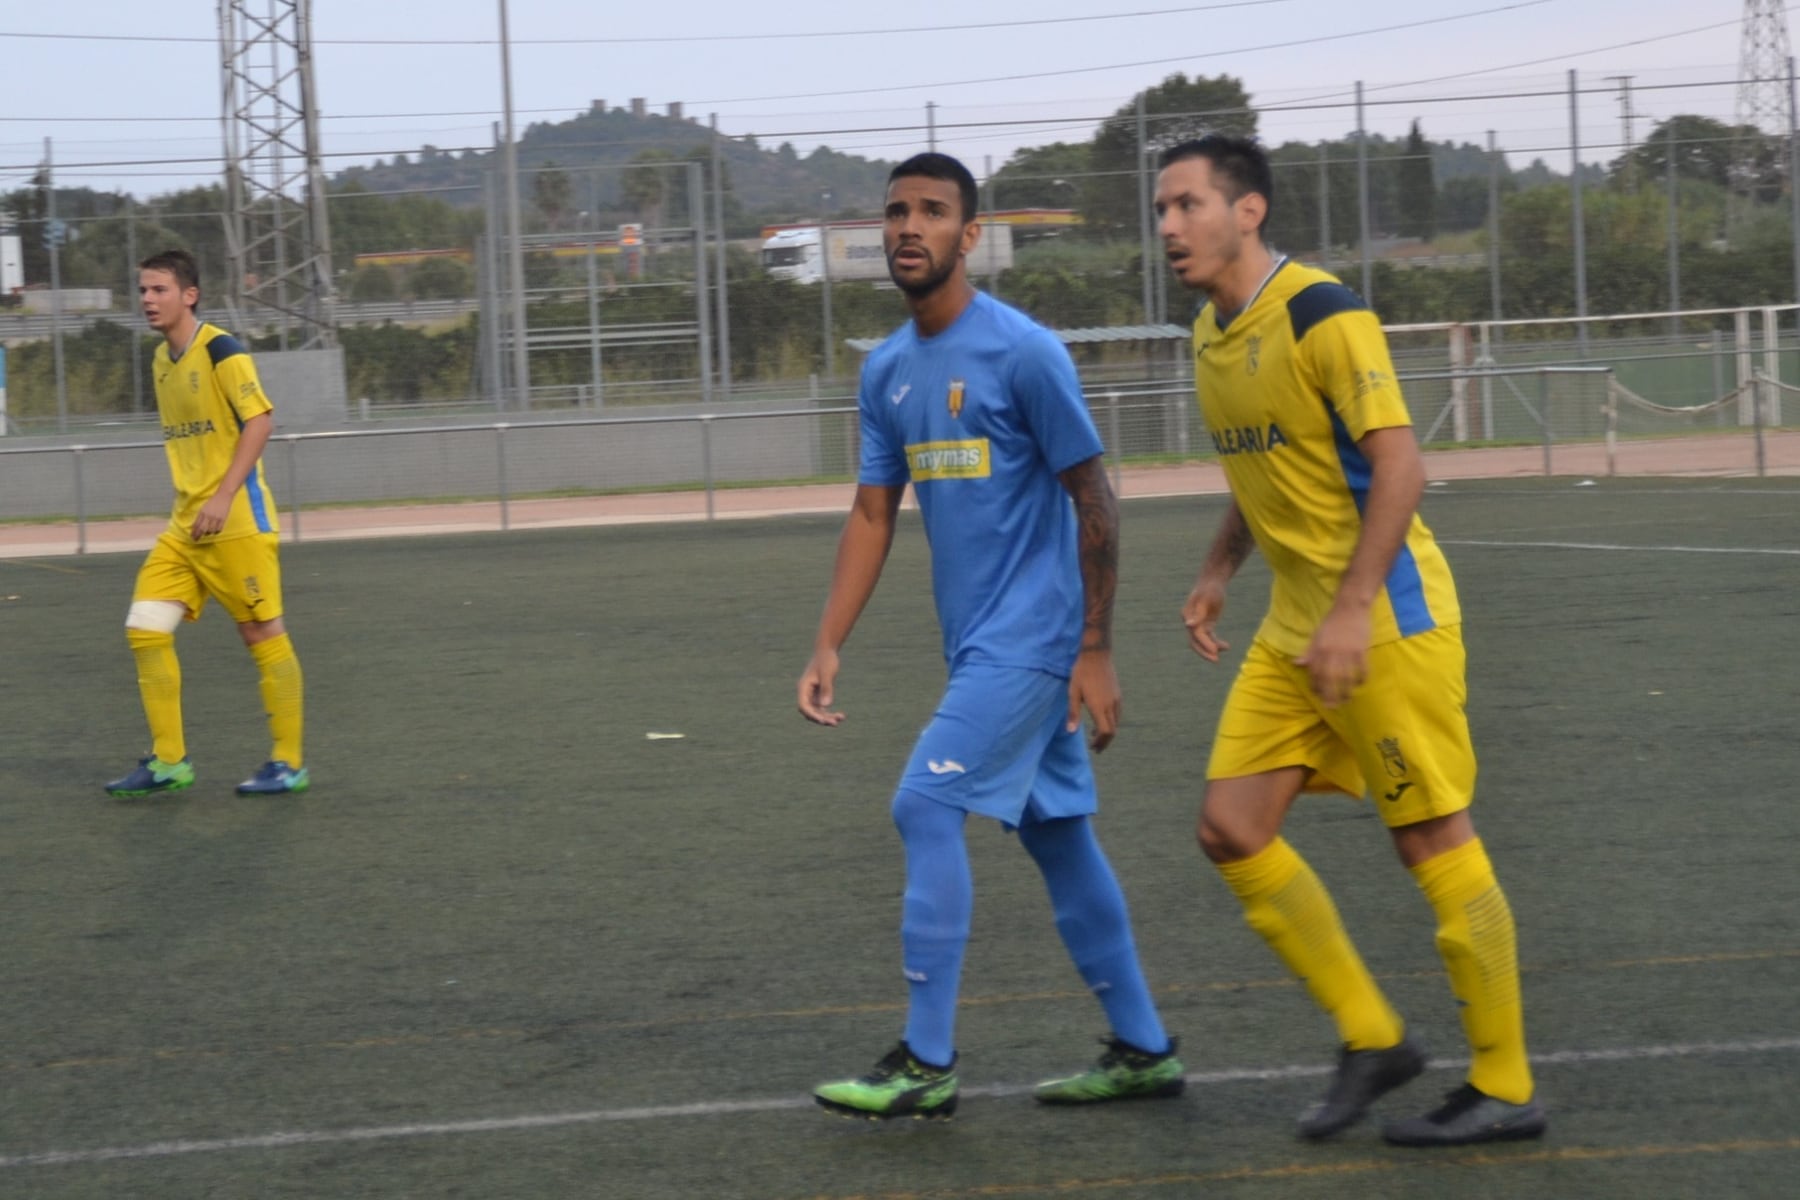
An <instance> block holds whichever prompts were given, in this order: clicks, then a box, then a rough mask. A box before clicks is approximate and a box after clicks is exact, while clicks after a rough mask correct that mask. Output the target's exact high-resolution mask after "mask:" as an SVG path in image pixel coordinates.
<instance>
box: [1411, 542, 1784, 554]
mask: <svg viewBox="0 0 1800 1200" xmlns="http://www.w3.org/2000/svg"><path fill="white" fill-rule="evenodd" d="M1438 542H1439V544H1440V545H1445V546H1500V547H1503V548H1506V549H1512V550H1640V551H1647V552H1649V553H1651V554H1783V555H1800V549H1787V548H1784V547H1779V546H1622V545H1619V544H1618V543H1616V542H1497V541H1486V540H1482V539H1478V538H1455V539H1451V538H1439V539H1438Z"/></svg>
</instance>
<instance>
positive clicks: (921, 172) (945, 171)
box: [888, 150, 981, 224]
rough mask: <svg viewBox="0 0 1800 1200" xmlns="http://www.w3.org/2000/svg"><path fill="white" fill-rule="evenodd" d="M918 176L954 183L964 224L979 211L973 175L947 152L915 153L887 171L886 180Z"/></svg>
mask: <svg viewBox="0 0 1800 1200" xmlns="http://www.w3.org/2000/svg"><path fill="white" fill-rule="evenodd" d="M913 176H918V177H923V178H925V179H942V180H944V181H945V182H946V183H954V184H955V185H956V190H957V192H958V193H960V194H961V196H962V217H963V222H964V224H967V223H968V222H970V221H973V220H974V219H975V215H976V214H977V213H978V212H980V211H981V199H980V195H979V193H977V191H976V190H975V177H974V176H973V175H971V174H969V168H967V167H965V166H963V165H962V163H961V162H960V161H959V160H957V159H954V158H951V157H950V156H949V155H948V154H939V153H938V152H937V151H935V150H930V151H927V152H926V153H924V154H915V155H913V156H912V157H911V158H909V159H907V160H906V161H905V162H903V163H901V164H900V165H899V166H897V167H895V168H894V169H893V170H892V171H890V172H888V182H889V183H893V182H894V180H896V179H906V178H909V177H913Z"/></svg>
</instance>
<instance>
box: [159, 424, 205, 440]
mask: <svg viewBox="0 0 1800 1200" xmlns="http://www.w3.org/2000/svg"><path fill="white" fill-rule="evenodd" d="M211 432H213V423H212V422H211V421H183V422H182V423H181V424H179V425H164V426H163V441H165V442H178V441H180V440H181V439H182V438H191V437H199V436H200V435H201V434H203V433H211Z"/></svg>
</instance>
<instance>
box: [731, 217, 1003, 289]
mask: <svg viewBox="0 0 1800 1200" xmlns="http://www.w3.org/2000/svg"><path fill="white" fill-rule="evenodd" d="M821 232H823V234H824V240H825V246H826V253H827V255H828V256H829V266H830V270H831V279H832V282H833V283H846V282H852V281H856V280H864V281H867V280H880V281H885V280H886V279H887V277H888V269H887V255H886V254H885V253H883V251H882V248H881V222H879V221H837V222H832V223H831V224H828V225H823V226H820V225H789V226H782V227H779V228H776V229H775V230H773V231H772V232H771V233H770V235H769V237H768V238H767V239H765V240H764V242H763V244H762V263H763V270H764V271H766V272H768V274H769V275H770V276H771V277H772V278H775V279H791V280H793V281H794V282H795V283H819V282H821V281H822V280H823V279H824V278H825V268H826V265H827V264H826V262H825V261H824V260H822V259H821V257H820V253H819V240H820V234H821ZM1012 265H1013V242H1012V226H1011V225H1009V224H1006V223H1005V222H1001V221H983V222H981V240H980V241H979V242H977V243H976V244H975V252H974V253H973V254H971V255H969V274H971V275H976V276H991V275H995V274H998V273H999V272H1001V271H1005V270H1009V269H1011V267H1012Z"/></svg>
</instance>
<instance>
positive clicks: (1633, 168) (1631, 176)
mask: <svg viewBox="0 0 1800 1200" xmlns="http://www.w3.org/2000/svg"><path fill="white" fill-rule="evenodd" d="M1606 78H1607V80H1608V81H1609V82H1612V83H1616V84H1618V85H1619V124H1620V127H1621V131H1622V133H1623V134H1624V144H1625V149H1624V156H1623V157H1622V158H1621V159H1620V160H1619V161H1620V163H1621V170H1620V173H1621V174H1622V175H1623V176H1624V179H1625V190H1626V191H1628V192H1635V191H1637V164H1636V163H1635V162H1634V161H1632V157H1631V147H1632V140H1631V118H1632V115H1633V114H1632V111H1631V80H1632V78H1633V77H1632V76H1630V75H1608V76H1607V77H1606Z"/></svg>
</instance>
